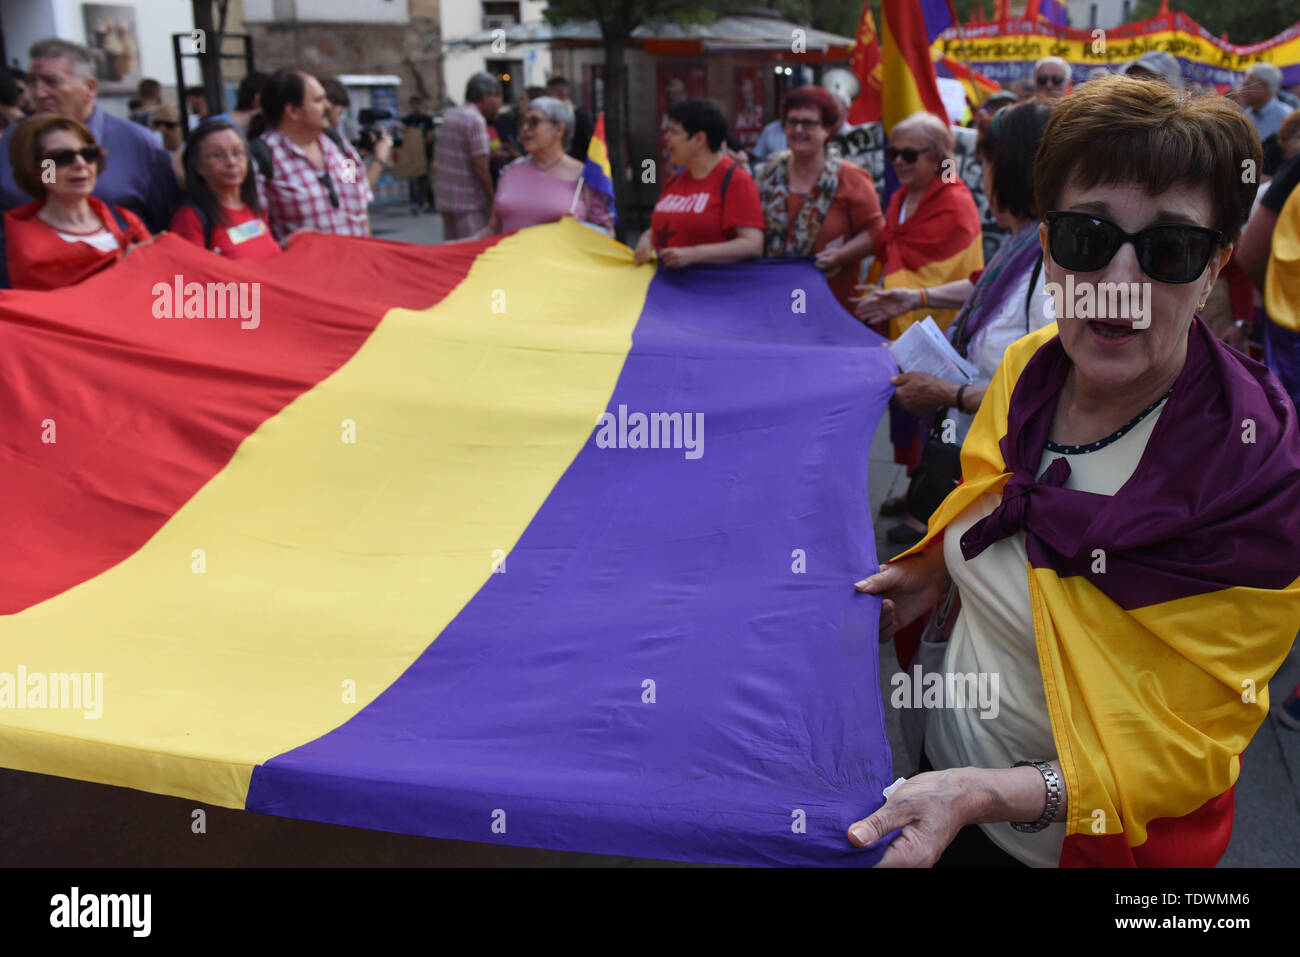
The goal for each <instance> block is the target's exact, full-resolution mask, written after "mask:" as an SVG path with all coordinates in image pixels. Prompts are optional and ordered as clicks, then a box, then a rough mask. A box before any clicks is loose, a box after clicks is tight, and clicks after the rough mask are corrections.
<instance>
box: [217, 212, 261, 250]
mask: <svg viewBox="0 0 1300 957" xmlns="http://www.w3.org/2000/svg"><path fill="white" fill-rule="evenodd" d="M266 233H267V228H266V223H264V222H262V220H261V219H260V218H258V219H250V220H249V221H248V222H246V223H240V224H239V225H238V226H229V227H227V229H226V235H227V236H229V237H230V241H231V243H233V244H234V245H236V246H238V245H239V244H240V243H246V242H248V240H250V239H256V238H257V237H258V236H265V235H266Z"/></svg>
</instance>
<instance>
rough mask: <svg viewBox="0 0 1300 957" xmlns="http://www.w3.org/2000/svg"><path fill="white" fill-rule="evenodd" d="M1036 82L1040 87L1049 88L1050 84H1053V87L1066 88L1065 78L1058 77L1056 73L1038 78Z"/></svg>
mask: <svg viewBox="0 0 1300 957" xmlns="http://www.w3.org/2000/svg"><path fill="white" fill-rule="evenodd" d="M1034 82H1035V83H1037V84H1038V85H1039V86H1047V84H1049V83H1050V84H1052V86H1064V85H1065V77H1063V76H1058V75H1057V74H1055V73H1046V74H1044V75H1043V76H1040V77H1037V78H1036V79H1035V80H1034Z"/></svg>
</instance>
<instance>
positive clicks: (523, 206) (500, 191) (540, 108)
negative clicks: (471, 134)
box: [474, 96, 614, 239]
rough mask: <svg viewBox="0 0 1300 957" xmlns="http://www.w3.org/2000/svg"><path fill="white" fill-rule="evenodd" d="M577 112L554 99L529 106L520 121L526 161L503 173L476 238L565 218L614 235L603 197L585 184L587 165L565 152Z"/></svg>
mask: <svg viewBox="0 0 1300 957" xmlns="http://www.w3.org/2000/svg"><path fill="white" fill-rule="evenodd" d="M573 122H574V116H573V107H572V106H571V105H570V104H568V103H566V102H564V101H563V100H559V99H556V98H555V97H553V96H539V97H537V98H536V99H533V100H529V101H528V107H527V109H525V110H524V114H523V116H522V117H521V119H520V122H519V139H520V142H522V143H523V146H524V149H525V150H526V151H527V152H528V155H527V156H523V157H520V158H519V159H517V160H515V161H514V162H513V163H511V164H510V165H509V166H507V167H505V168H504V169H503V170H502V171H501V178H500V180H499V181H498V182H497V191H496V198H495V199H494V201H493V203H492V216H491V218H490V219H489V220H488V224H487V226H485V227H484V228H483V229H482V230H481V231H480V232H478V233H477V234H475V236H474V238H476V239H477V238H481V237H483V236H493V235H496V234H497V233H509V232H514V231H515V230H516V229H525V228H526V227H528V226H537V225H539V224H540V223H553V222H555V221H557V220H559V219H560V218H562V217H564V216H570V215H571V216H573V217H574V218H576V219H577V220H578V221H580V222H584V223H588V224H590V225H593V226H596V227H599V228H600V229H601V230H603V231H605V232H610V233H612V232H613V230H614V217H613V215H612V214H611V212H610V208H609V202H608V200H607V199H606V198H605V196H604V195H602V194H601V193H599V192H598V191H596V190H594V189H592V188H591V187H590V186H588V185H587V184H586V183H585V182H584V181H583V176H582V171H583V163H582V161H581V160H577V159H574V158H573V157H572V156H569V155H568V154H567V153H566V152H565V150H566V149H567V148H568V145H569V141H570V140H571V139H572V137H573Z"/></svg>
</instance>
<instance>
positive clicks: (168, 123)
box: [149, 120, 180, 130]
mask: <svg viewBox="0 0 1300 957" xmlns="http://www.w3.org/2000/svg"><path fill="white" fill-rule="evenodd" d="M149 125H150V126H152V127H153V128H154V129H155V130H156V129H158V128H159V127H166V128H167V129H169V130H174V129H176V127H178V126H180V124H179V123H177V122H176V121H175V120H154V121H153V122H151V123H150V124H149Z"/></svg>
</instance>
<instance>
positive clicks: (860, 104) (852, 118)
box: [849, 2, 881, 126]
mask: <svg viewBox="0 0 1300 957" xmlns="http://www.w3.org/2000/svg"><path fill="white" fill-rule="evenodd" d="M849 68H850V69H851V70H852V71H853V75H854V76H856V77H857V78H858V82H859V83H861V84H862V87H861V89H860V90H859V91H858V95H857V98H856V99H855V100H854V101H853V105H852V106H850V107H849V122H850V123H852V124H854V125H855V126H856V125H857V124H859V123H874V122H876V121H877V120H879V119H880V81H881V70H880V38H879V37H878V36H877V35H876V18H875V17H873V16H872V15H871V4H870V3H867V2H864V3H863V4H862V17H861V18H860V19H859V20H858V36H857V40H856V42H855V43H854V44H853V58H852V59H851V60H850V61H849Z"/></svg>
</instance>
